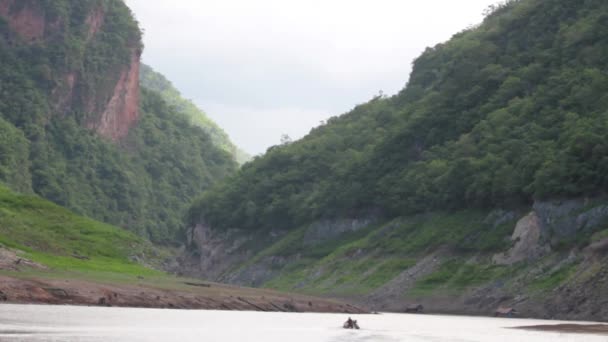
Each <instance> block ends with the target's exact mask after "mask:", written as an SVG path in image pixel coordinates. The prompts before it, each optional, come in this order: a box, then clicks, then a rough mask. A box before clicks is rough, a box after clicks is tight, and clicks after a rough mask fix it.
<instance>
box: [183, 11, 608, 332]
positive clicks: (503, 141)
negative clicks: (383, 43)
mask: <svg viewBox="0 0 608 342" xmlns="http://www.w3.org/2000/svg"><path fill="white" fill-rule="evenodd" d="M607 18H608V4H607V3H606V2H604V1H599V0H591V1H574V0H520V1H507V2H504V3H502V4H500V5H497V6H494V7H493V8H492V9H491V11H489V14H488V15H487V17H486V18H485V20H484V21H483V23H482V24H480V25H479V26H477V27H473V28H470V29H467V30H464V31H462V32H460V33H458V34H456V35H454V36H453V37H452V39H450V40H449V41H447V42H445V43H441V44H439V45H437V46H435V47H433V48H428V49H427V50H426V51H425V52H424V53H423V54H422V55H421V56H420V57H419V58H418V59H416V61H415V62H414V65H413V71H412V73H411V75H410V79H409V81H408V83H407V85H406V86H405V88H403V90H402V91H400V92H399V93H398V94H397V95H395V96H391V97H375V98H373V99H372V100H371V101H369V102H367V103H364V104H361V105H359V106H357V107H355V108H354V109H353V110H352V111H350V112H349V113H346V114H344V115H342V116H339V117H335V118H332V119H331V120H328V122H327V124H325V125H323V126H320V127H318V128H316V129H314V130H313V131H312V132H311V133H310V134H309V135H308V136H306V137H305V138H303V139H302V140H300V141H297V142H293V143H289V144H284V145H280V146H275V147H273V148H271V149H269V150H268V151H267V153H266V154H265V155H264V156H262V157H258V158H256V159H255V160H253V161H252V162H250V163H248V164H246V165H244V166H243V167H242V168H241V169H240V170H239V171H238V172H237V173H236V174H235V175H233V176H230V177H227V178H226V179H225V180H224V181H222V182H220V183H219V184H218V185H216V186H214V187H212V188H211V189H210V190H209V191H206V192H205V193H204V195H203V196H202V197H201V198H199V199H198V200H197V202H196V203H195V204H194V205H193V206H192V208H191V209H190V213H189V221H190V222H189V225H190V227H191V229H190V234H189V238H190V241H191V243H192V253H191V255H190V256H189V257H186V258H185V261H184V267H185V268H186V269H187V270H188V271H189V272H191V273H192V274H196V275H198V276H201V277H205V278H208V279H215V280H221V281H227V282H232V283H236V284H247V285H254V286H265V287H273V288H278V289H282V290H296V291H302V292H306V293H315V294H323V295H331V296H342V297H349V298H351V299H353V300H357V301H360V302H364V303H366V304H369V305H372V306H373V307H375V308H376V309H378V310H403V309H404V308H406V307H407V306H408V304H412V303H422V304H424V305H425V307H427V308H428V309H429V310H432V311H435V312H458V313H463V312H466V313H475V314H479V313H483V314H492V313H493V312H494V311H495V310H496V309H497V308H498V307H500V306H502V307H516V308H517V309H518V310H519V311H520V312H522V314H523V315H527V316H535V317H549V318H556V317H559V318H584V319H597V320H602V319H605V317H607V316H606V315H608V311H606V309H605V304H607V302H606V299H605V298H604V296H603V295H602V294H603V293H605V291H606V290H607V288H606V282H605V281H604V280H605V277H606V274H608V268H607V267H606V266H605V265H606V261H607V260H608V259H607V258H608V256H607V253H606V251H607V249H606V245H608V238H607V236H608V231H607V229H608V199H607V198H606V190H607V188H608V178H607V176H606V175H608V143H607V141H606V139H605V132H606V129H607V128H608V112H607V111H606V108H607V104H608V96H607V94H608V92H606V90H607V89H608V75H606V73H605V70H606V67H607V63H608V60H606V59H605V58H604V57H603V56H604V55H605V52H606V51H608V40H607V37H608V19H607Z"/></svg>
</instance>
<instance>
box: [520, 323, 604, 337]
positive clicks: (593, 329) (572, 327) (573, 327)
mask: <svg viewBox="0 0 608 342" xmlns="http://www.w3.org/2000/svg"><path fill="white" fill-rule="evenodd" d="M516 329H523V330H537V331H547V332H560V333H570V334H597V335H608V325H606V324H555V325H550V324H548V325H534V326H527V327H517V328H516Z"/></svg>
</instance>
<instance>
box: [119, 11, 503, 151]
mask: <svg viewBox="0 0 608 342" xmlns="http://www.w3.org/2000/svg"><path fill="white" fill-rule="evenodd" d="M495 2H496V1H495V0H468V1H448V0H432V1H417V2H412V1H397V0H381V1H374V2H370V1H344V0H337V1H288V2H285V1H276V0H261V1H255V2H250V1H241V0H230V1H195V0H180V1H179V2H175V1H166V0H161V1H152V2H151V1H146V0H128V1H127V3H128V4H129V6H131V8H132V9H133V11H134V12H135V15H136V17H137V19H138V20H139V21H140V24H141V25H142V27H143V28H144V30H145V34H144V42H145V45H146V50H145V52H144V56H143V58H144V61H145V62H146V63H148V64H150V65H151V66H152V67H154V68H155V69H157V70H159V71H161V72H162V73H164V74H165V75H167V76H168V77H169V79H171V80H172V81H173V82H174V83H175V84H176V86H177V88H178V89H180V90H181V91H182V92H183V93H184V94H185V96H186V97H187V98H191V99H193V100H194V102H195V103H197V104H198V105H199V106H200V107H201V108H203V109H205V111H207V113H208V115H209V116H210V117H211V118H212V119H213V120H215V121H216V122H217V123H218V124H219V125H220V126H221V127H222V128H224V129H225V130H226V131H227V132H228V134H229V135H230V136H231V138H232V139H233V140H234V141H235V143H236V144H237V146H239V147H242V148H243V149H244V150H246V151H247V152H249V153H250V154H254V155H255V154H259V153H262V152H264V151H265V150H266V148H268V147H269V146H272V145H276V144H278V143H279V142H280V137H281V135H282V134H288V135H290V136H291V137H292V138H294V139H295V138H300V137H302V136H303V135H304V134H306V133H308V132H309V131H310V129H311V128H312V127H315V126H317V125H318V124H319V122H320V121H321V120H327V119H328V118H329V117H331V116H334V115H337V114H341V113H344V112H346V111H348V110H350V109H352V107H353V106H354V105H355V104H358V103H362V102H365V101H367V100H369V99H370V98H372V97H373V96H375V95H376V94H378V92H379V91H380V90H382V91H383V92H384V93H386V94H394V93H396V92H397V91H398V90H399V89H401V88H402V87H403V85H404V84H405V82H406V81H407V78H408V74H409V72H410V70H411V62H412V61H413V60H414V58H415V57H416V56H418V55H419V54H420V53H421V52H422V51H423V50H424V49H425V48H426V47H427V46H432V45H435V44H437V43H439V42H441V41H445V40H447V39H448V38H449V37H450V36H451V35H452V34H454V33H455V32H458V31H460V30H462V29H464V28H466V27H467V26H470V25H473V24H477V23H479V22H481V20H482V12H483V11H484V9H486V8H487V7H488V6H489V5H490V4H492V3H495Z"/></svg>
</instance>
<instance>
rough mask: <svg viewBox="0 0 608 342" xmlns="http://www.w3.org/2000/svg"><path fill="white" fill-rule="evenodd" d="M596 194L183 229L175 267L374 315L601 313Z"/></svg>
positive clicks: (603, 244)
mask: <svg viewBox="0 0 608 342" xmlns="http://www.w3.org/2000/svg"><path fill="white" fill-rule="evenodd" d="M607 202H608V201H607V200H606V199H605V198H596V199H568V200H552V201H537V202H536V203H535V204H534V205H533V206H531V207H525V208H519V209H517V210H492V211H485V212H476V211H458V212H451V213H427V214H425V215H419V216H413V217H401V218H397V219H393V220H389V221H383V220H378V219H341V220H324V221H319V222H315V223H312V224H309V225H306V226H303V227H301V228H299V229H296V230H294V231H292V232H289V233H287V234H286V233H285V232H281V231H275V232H273V231H267V232H264V233H257V234H252V233H248V232H247V231H243V230H236V229H232V230H229V231H218V230H214V229H212V228H211V227H209V226H208V225H203V224H199V225H197V226H195V227H194V228H193V229H192V230H191V236H192V240H191V242H192V244H193V248H194V249H193V251H191V252H190V254H189V258H184V261H186V262H183V263H182V264H181V266H182V268H181V269H180V271H181V272H182V273H186V274H189V275H193V276H197V277H202V278H205V279H208V280H215V281H222V282H228V283H232V284H237V285H246V286H256V287H270V288H275V289H280V290H283V291H296V292H303V293H307V294H314V295H325V296H330V297H335V298H341V299H346V300H350V301H352V302H356V303H358V304H361V305H363V306H366V307H368V308H370V309H372V310H377V311H397V312H400V311H404V310H406V308H408V307H409V306H410V305H412V304H422V305H423V306H424V307H425V308H426V310H427V312H435V313H451V314H474V315H479V314H482V315H492V314H494V311H495V310H496V309H497V308H499V307H513V308H516V309H517V311H518V312H520V314H521V315H522V316H525V317H543V318H551V319H555V318H557V319H584V320H607V319H608V311H607V310H606V307H607V305H606V304H608V302H606V299H605V298H604V293H605V291H606V290H607V289H606V277H607V274H608V268H607V267H606V262H607V261H608V253H607V252H608V247H607V246H608V230H606V227H607V224H608V205H606V203H607Z"/></svg>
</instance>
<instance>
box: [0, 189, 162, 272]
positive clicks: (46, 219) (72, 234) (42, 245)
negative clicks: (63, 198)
mask: <svg viewBox="0 0 608 342" xmlns="http://www.w3.org/2000/svg"><path fill="white" fill-rule="evenodd" d="M7 248H10V249H11V250H12V251H14V252H16V255H15V258H10V257H8V258H7V257H6V255H10V254H6V255H5V254H3V257H2V258H0V259H1V260H0V264H1V265H0V269H2V270H7V269H8V270H10V269H16V267H17V266H18V265H19V264H20V262H17V261H18V259H17V257H20V258H22V259H24V261H22V262H23V263H24V264H25V260H29V261H31V265H34V266H35V265H38V268H42V269H45V268H47V267H50V268H53V269H55V270H64V271H65V270H70V271H90V272H94V271H96V272H117V273H121V274H124V275H152V274H160V273H158V272H156V271H153V270H151V269H147V268H145V267H143V266H141V265H139V264H137V263H136V262H134V260H147V261H148V262H150V263H152V264H154V263H156V264H159V263H160V262H161V261H162V260H160V258H159V257H156V258H155V257H153V255H155V254H156V253H157V251H156V250H154V249H153V247H152V245H151V244H150V243H149V242H147V241H145V240H144V239H142V238H140V237H137V236H136V235H134V234H132V233H129V232H126V231H124V230H122V229H120V228H117V227H113V226H110V225H107V224H103V223H100V222H96V221H94V220H91V219H88V218H85V217H81V216H78V215H75V214H74V213H72V212H70V211H69V210H66V209H65V208H62V207H60V206H58V205H55V204H53V203H51V202H49V201H46V200H44V199H42V198H40V197H37V196H33V195H20V194H17V193H14V192H12V191H10V190H8V189H7V188H5V187H4V186H1V185H0V251H1V252H3V253H6V252H7V251H8V250H7Z"/></svg>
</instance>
